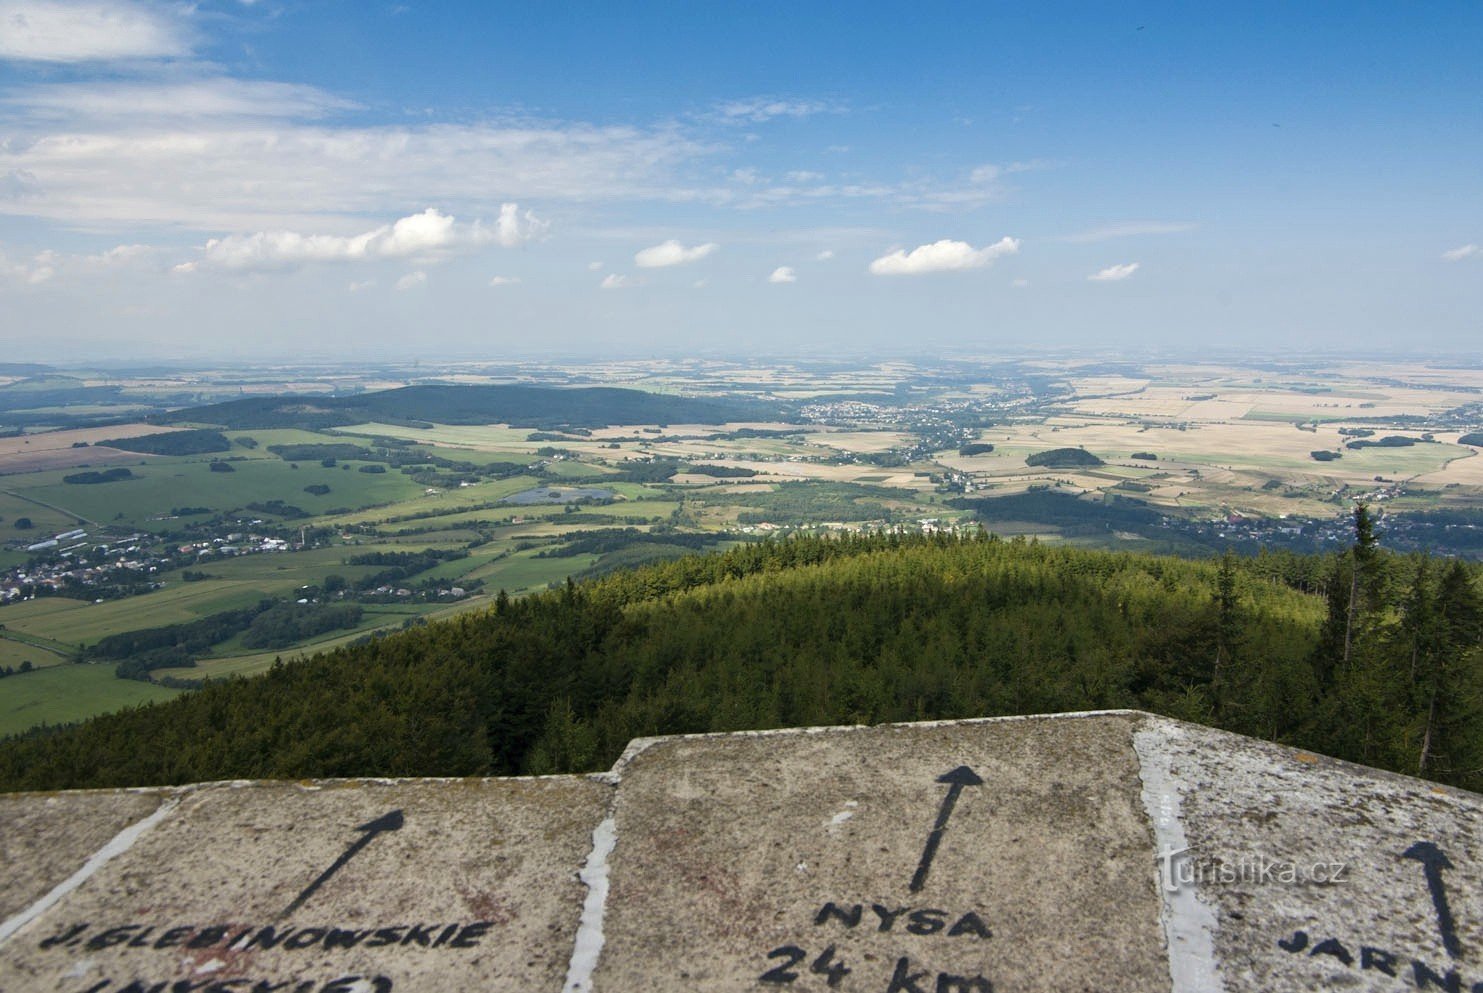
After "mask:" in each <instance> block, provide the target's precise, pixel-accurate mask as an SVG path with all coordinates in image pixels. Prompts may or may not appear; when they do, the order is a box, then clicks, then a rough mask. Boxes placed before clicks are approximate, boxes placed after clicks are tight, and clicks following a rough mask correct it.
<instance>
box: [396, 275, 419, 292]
mask: <svg viewBox="0 0 1483 993" xmlns="http://www.w3.org/2000/svg"><path fill="white" fill-rule="evenodd" d="M426 285H427V273H425V272H422V271H418V272H409V273H407V274H406V275H405V276H403V277H402V278H401V279H398V280H397V281H396V288H397V289H398V290H415V289H417V287H419V286H426Z"/></svg>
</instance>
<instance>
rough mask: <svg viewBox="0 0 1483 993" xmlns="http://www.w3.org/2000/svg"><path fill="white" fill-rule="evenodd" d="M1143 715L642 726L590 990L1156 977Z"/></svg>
mask: <svg viewBox="0 0 1483 993" xmlns="http://www.w3.org/2000/svg"><path fill="white" fill-rule="evenodd" d="M1140 722H1141V718H1139V717H1136V716H1132V715H1110V716H1098V717H1081V718H1057V719H1026V720H1009V721H992V722H967V723H956V724H935V725H904V726H895V727H877V728H856V729H834V730H821V731H816V732H808V733H797V732H793V733H776V734H753V735H726V736H716V737H694V738H678V739H666V740H660V741H656V742H654V743H652V744H650V745H648V746H647V747H646V748H643V749H642V750H641V751H639V752H638V754H637V755H635V756H634V757H632V758H631V760H629V761H628V762H626V763H625V764H624V765H623V766H622V768H621V770H620V774H621V777H622V782H621V786H620V789H619V794H618V803H617V807H616V818H615V819H616V835H617V843H616V846H615V848H614V851H613V855H612V858H611V875H612V879H611V891H610V893H609V894H608V909H607V914H606V919H605V922H604V933H605V938H606V945H605V947H604V951H603V954H602V958H601V961H600V963H599V965H598V967H597V970H596V973H595V975H594V977H593V984H592V987H593V988H594V989H596V990H600V991H602V993H626V991H637V990H654V989H666V990H669V989H673V990H687V991H697V993H699V991H711V990H715V991H720V990H728V991H729V990H766V989H776V990H781V989H786V990H788V991H799V993H802V991H822V990H830V989H838V990H847V991H863V993H872V991H875V993H914V991H920V993H927V991H937V993H948V991H952V993H989V991H990V990H1000V991H1008V990H1082V989H1088V990H1090V989H1096V990H1105V991H1117V990H1127V991H1147V990H1158V989H1168V988H1169V987H1170V973H1169V966H1168V964H1167V961H1166V958H1165V952H1164V939H1163V932H1162V929H1161V927H1160V922H1159V908H1160V899H1159V894H1158V890H1157V885H1156V877H1155V873H1154V871H1153V864H1152V861H1151V859H1150V853H1151V852H1152V850H1153V843H1154V841H1153V834H1152V830H1151V825H1150V823H1149V820H1148V818H1147V816H1146V814H1145V812H1144V808H1143V805H1142V803H1141V800H1140V780H1139V765H1138V759H1137V755H1136V754H1135V752H1134V750H1133V748H1132V733H1133V731H1134V730H1135V728H1136V727H1137V726H1138V725H1139V724H1140Z"/></svg>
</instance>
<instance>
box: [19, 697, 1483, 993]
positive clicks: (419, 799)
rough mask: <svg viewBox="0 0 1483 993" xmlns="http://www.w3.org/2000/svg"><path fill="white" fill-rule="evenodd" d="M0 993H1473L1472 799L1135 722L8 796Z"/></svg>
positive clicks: (1482, 855)
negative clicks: (463, 774)
mask: <svg viewBox="0 0 1483 993" xmlns="http://www.w3.org/2000/svg"><path fill="white" fill-rule="evenodd" d="M0 846H3V847H0V852H3V854H4V856H5V862H4V866H3V871H4V876H3V879H4V882H3V884H0V907H3V908H4V910H3V913H0V993H30V991H59V993H228V991H237V993H244V991H245V993H349V991H352V990H355V991H378V993H387V991H392V990H395V991H411V990H464V989H489V990H520V991H526V990H529V991H551V993H556V991H559V990H565V991H569V993H592V991H597V993H637V991H671V990H673V991H676V993H680V991H683V993H691V991H697V993H699V991H708V990H738V991H749V990H750V991H763V990H768V991H777V993H804V991H828V990H837V991H840V993H1021V991H1062V990H1137V991H1145V990H1149V991H1153V990H1170V989H1173V990H1178V991H1180V993H1194V991H1201V993H1203V991H1219V990H1226V991H1232V993H1236V991H1242V993H1245V991H1249V993H1258V991H1260V993H1267V991H1277V993H1281V991H1297V990H1311V989H1320V988H1335V989H1347V990H1366V991H1368V990H1373V991H1401V990H1439V991H1452V993H1483V797H1480V796H1478V795H1476V794H1471V793H1463V792H1460V791H1456V790H1448V789H1443V788H1439V787H1434V786H1433V785H1432V784H1429V783H1425V782H1422V781H1419V780H1414V779H1408V778H1406V777H1402V776H1393V775H1389V774H1385V773H1380V772H1376V771H1374V770H1369V769H1364V768H1361V767H1358V766H1353V765H1348V764H1345V763H1341V762H1336V761H1334V760H1332V759H1326V758H1322V757H1319V756H1314V755H1309V754H1307V753H1304V752H1300V751H1296V750H1294V749H1290V748H1282V747H1278V746H1274V745H1270V744H1266V743H1263V742H1257V741H1252V740H1249V739H1244V738H1239V737H1236V736H1233V735H1228V734H1223V733H1221V732H1216V731H1210V730H1207V729H1203V728H1198V727H1195V726H1192V725H1187V724H1181V723H1179V722H1175V721H1168V720H1164V719H1161V718H1156V717H1151V716H1149V715H1146V714H1135V713H1126V712H1119V713H1104V714H1081V715H1061V716H1057V717H1040V718H1023V719H1005V720H987V721H964V722H945V723H939V724H916V725H898V726H888V727H875V728H826V729H811V730H801V731H781V732H763V733H756V734H737V735H700V736H690V737H678V738H665V739H656V740H652V741H643V742H636V743H635V744H634V745H633V746H632V747H631V748H630V749H629V752H628V754H627V755H625V757H624V759H623V760H622V761H620V762H619V764H618V766H617V767H616V768H615V770H614V772H613V773H611V774H609V775H607V776H605V777H593V778H589V777H552V778H546V779H511V780H442V781H438V780H401V781H344V782H324V783H297V784H296V783H255V784H254V783H244V784H214V785H207V786H201V787H186V788H182V789H177V790H152V791H98V792H91V793H64V794H44V795H43V794H31V795H20V796H8V797H0Z"/></svg>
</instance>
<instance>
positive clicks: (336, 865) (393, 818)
mask: <svg viewBox="0 0 1483 993" xmlns="http://www.w3.org/2000/svg"><path fill="white" fill-rule="evenodd" d="M401 827H402V812H401V811H400V810H393V811H389V812H388V813H385V814H382V815H381V816H380V817H378V818H376V819H375V820H374V821H368V822H367V823H365V824H362V825H361V826H360V827H358V828H356V830H357V831H360V832H362V834H361V836H360V837H359V838H357V839H356V840H355V842H354V843H353V844H351V846H350V847H349V848H347V849H345V851H343V852H341V853H340V857H339V858H337V859H335V861H334V862H333V863H331V864H330V867H329V868H328V869H326V870H324V872H321V873H320V874H319V878H318V879H316V880H314V882H312V883H310V884H309V885H308V886H305V887H304V892H302V893H300V894H299V895H298V896H296V897H294V902H293V903H291V904H289V905H288V907H287V909H285V910H284V911H283V913H281V914H279V915H278V917H279V919H280V920H281V919H283V918H285V917H287V916H289V915H290V914H292V913H293V912H294V911H295V910H298V909H299V908H300V907H302V906H303V905H304V901H305V900H307V899H309V898H310V897H311V896H313V895H314V891H315V890H317V889H319V888H320V887H321V886H323V885H324V884H325V882H326V881H327V880H328V879H329V878H330V877H331V876H333V875H334V874H335V873H337V872H339V871H340V869H341V868H342V867H343V866H344V865H345V863H346V862H349V861H350V860H351V859H353V858H355V856H356V855H357V854H358V853H359V852H360V850H361V849H362V848H365V847H366V846H367V845H369V844H370V843H371V842H372V841H373V840H374V839H375V837H376V835H378V834H380V833H381V832H382V831H400V830H401Z"/></svg>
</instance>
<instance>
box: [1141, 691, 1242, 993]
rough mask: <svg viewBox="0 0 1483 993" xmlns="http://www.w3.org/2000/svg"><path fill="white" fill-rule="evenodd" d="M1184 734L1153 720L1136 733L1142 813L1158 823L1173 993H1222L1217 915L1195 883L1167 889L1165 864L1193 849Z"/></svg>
mask: <svg viewBox="0 0 1483 993" xmlns="http://www.w3.org/2000/svg"><path fill="white" fill-rule="evenodd" d="M1178 733H1179V730H1178V728H1177V727H1175V726H1174V725H1172V724H1169V723H1168V722H1166V721H1159V720H1157V719H1155V720H1152V721H1150V722H1149V723H1148V725H1147V726H1145V727H1144V729H1143V730H1140V731H1136V732H1134V734H1133V748H1134V750H1135V751H1136V752H1137V753H1138V775H1139V778H1140V779H1142V781H1143V809H1144V810H1146V811H1147V812H1148V818H1149V820H1150V821H1152V822H1153V838H1154V843H1155V845H1156V846H1157V849H1158V850H1157V851H1156V852H1155V853H1154V854H1155V857H1156V858H1157V860H1158V861H1157V862H1156V865H1155V867H1156V868H1157V869H1158V876H1159V880H1158V887H1159V894H1160V895H1161V896H1162V897H1163V901H1164V906H1163V912H1162V913H1161V914H1160V915H1159V916H1160V918H1161V920H1162V921H1163V925H1164V939H1165V942H1166V943H1167V945H1168V947H1169V977H1170V979H1171V980H1172V981H1173V989H1174V993H1221V991H1223V990H1224V989H1225V986H1224V984H1222V983H1221V980H1220V973H1219V972H1218V971H1217V969H1216V965H1215V929H1216V927H1217V926H1218V925H1217V922H1216V918H1215V913H1214V911H1212V910H1211V909H1210V907H1209V906H1208V905H1207V904H1205V903H1204V902H1203V901H1202V900H1200V898H1199V894H1197V893H1196V892H1195V886H1194V883H1193V882H1191V883H1188V884H1183V883H1179V882H1177V881H1175V882H1174V884H1173V885H1166V881H1167V880H1166V877H1167V876H1169V875H1170V874H1168V873H1166V872H1165V871H1164V866H1165V863H1166V862H1167V861H1168V860H1169V859H1171V858H1174V857H1175V856H1177V855H1178V854H1179V853H1180V852H1184V851H1186V850H1187V849H1188V848H1189V840H1188V839H1187V838H1186V837H1185V834H1184V821H1183V819H1182V816H1183V811H1182V809H1181V800H1182V792H1181V784H1180V782H1179V779H1178V778H1177V777H1176V776H1175V774H1174V769H1173V749H1171V748H1170V746H1169V738H1170V736H1171V735H1177V734H1178Z"/></svg>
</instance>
